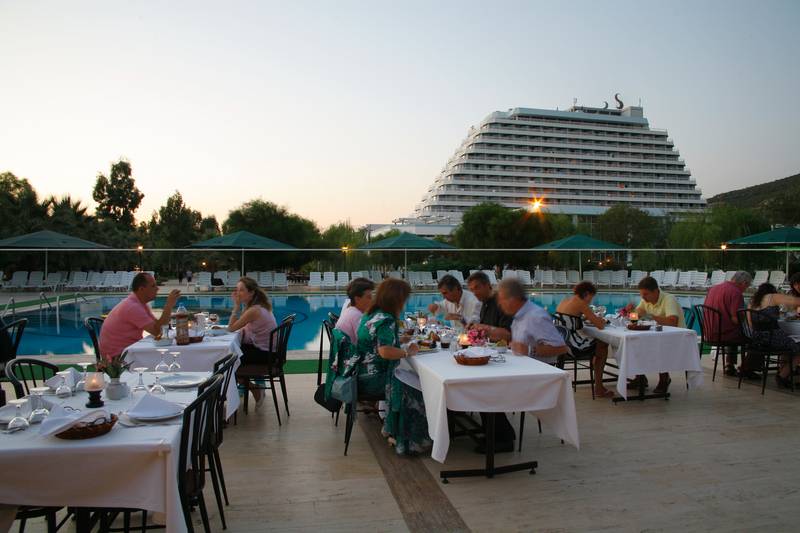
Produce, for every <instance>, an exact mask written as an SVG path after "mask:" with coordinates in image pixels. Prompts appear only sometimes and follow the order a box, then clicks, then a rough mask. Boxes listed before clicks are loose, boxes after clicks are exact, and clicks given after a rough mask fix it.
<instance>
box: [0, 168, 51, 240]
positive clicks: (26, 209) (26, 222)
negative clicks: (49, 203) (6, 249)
mask: <svg viewBox="0 0 800 533" xmlns="http://www.w3.org/2000/svg"><path fill="white" fill-rule="evenodd" d="M46 216H47V208H46V207H45V206H43V205H42V204H40V203H39V199H38V197H37V195H36V191H35V190H34V188H33V187H32V186H31V184H30V183H29V182H28V180H27V179H25V178H17V177H16V176H15V175H14V174H12V173H11V172H3V173H0V237H3V238H5V237H13V236H15V235H22V234H25V233H30V232H32V231H37V230H40V229H42V228H43V227H44V222H45V218H46Z"/></svg>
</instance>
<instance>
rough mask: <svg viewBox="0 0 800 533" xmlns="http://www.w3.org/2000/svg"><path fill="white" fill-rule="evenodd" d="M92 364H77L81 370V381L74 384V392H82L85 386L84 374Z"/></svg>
mask: <svg viewBox="0 0 800 533" xmlns="http://www.w3.org/2000/svg"><path fill="white" fill-rule="evenodd" d="M91 364H92V363H78V366H79V367H81V368H82V369H83V376H81V380H80V381H78V382H77V383H76V384H75V390H76V391H78V390H83V388H84V387H85V386H86V372H87V371H88V368H89V365H91Z"/></svg>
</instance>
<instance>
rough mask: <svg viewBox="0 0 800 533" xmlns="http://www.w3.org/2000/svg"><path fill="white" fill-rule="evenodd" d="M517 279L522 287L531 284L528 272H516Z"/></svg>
mask: <svg viewBox="0 0 800 533" xmlns="http://www.w3.org/2000/svg"><path fill="white" fill-rule="evenodd" d="M503 277H505V276H503ZM517 279H518V280H519V281H520V283H522V284H523V285H531V284H532V281H531V273H530V271H529V270H517Z"/></svg>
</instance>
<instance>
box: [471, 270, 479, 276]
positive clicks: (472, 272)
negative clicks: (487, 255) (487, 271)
mask: <svg viewBox="0 0 800 533" xmlns="http://www.w3.org/2000/svg"><path fill="white" fill-rule="evenodd" d="M475 272H477V270H470V271H469V275H470V276H471V275H473V274H474V273H475Z"/></svg>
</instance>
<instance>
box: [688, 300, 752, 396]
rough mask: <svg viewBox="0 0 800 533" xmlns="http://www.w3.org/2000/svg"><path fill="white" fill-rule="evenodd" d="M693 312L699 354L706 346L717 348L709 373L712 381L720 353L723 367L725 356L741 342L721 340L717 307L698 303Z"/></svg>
mask: <svg viewBox="0 0 800 533" xmlns="http://www.w3.org/2000/svg"><path fill="white" fill-rule="evenodd" d="M694 314H695V317H696V319H697V323H698V324H699V325H700V355H701V356H702V354H703V349H704V348H705V347H706V346H708V347H709V348H716V349H717V353H716V355H714V371H713V372H712V374H711V381H714V380H715V379H716V377H717V363H718V362H719V356H720V355H722V365H723V367H724V366H725V356H726V355H730V354H731V353H734V354H735V353H736V349H737V348H738V347H739V346H740V345H741V342H737V341H723V340H722V313H721V312H720V311H719V309H716V308H714V307H709V306H707V305H701V304H698V305H695V306H694Z"/></svg>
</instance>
